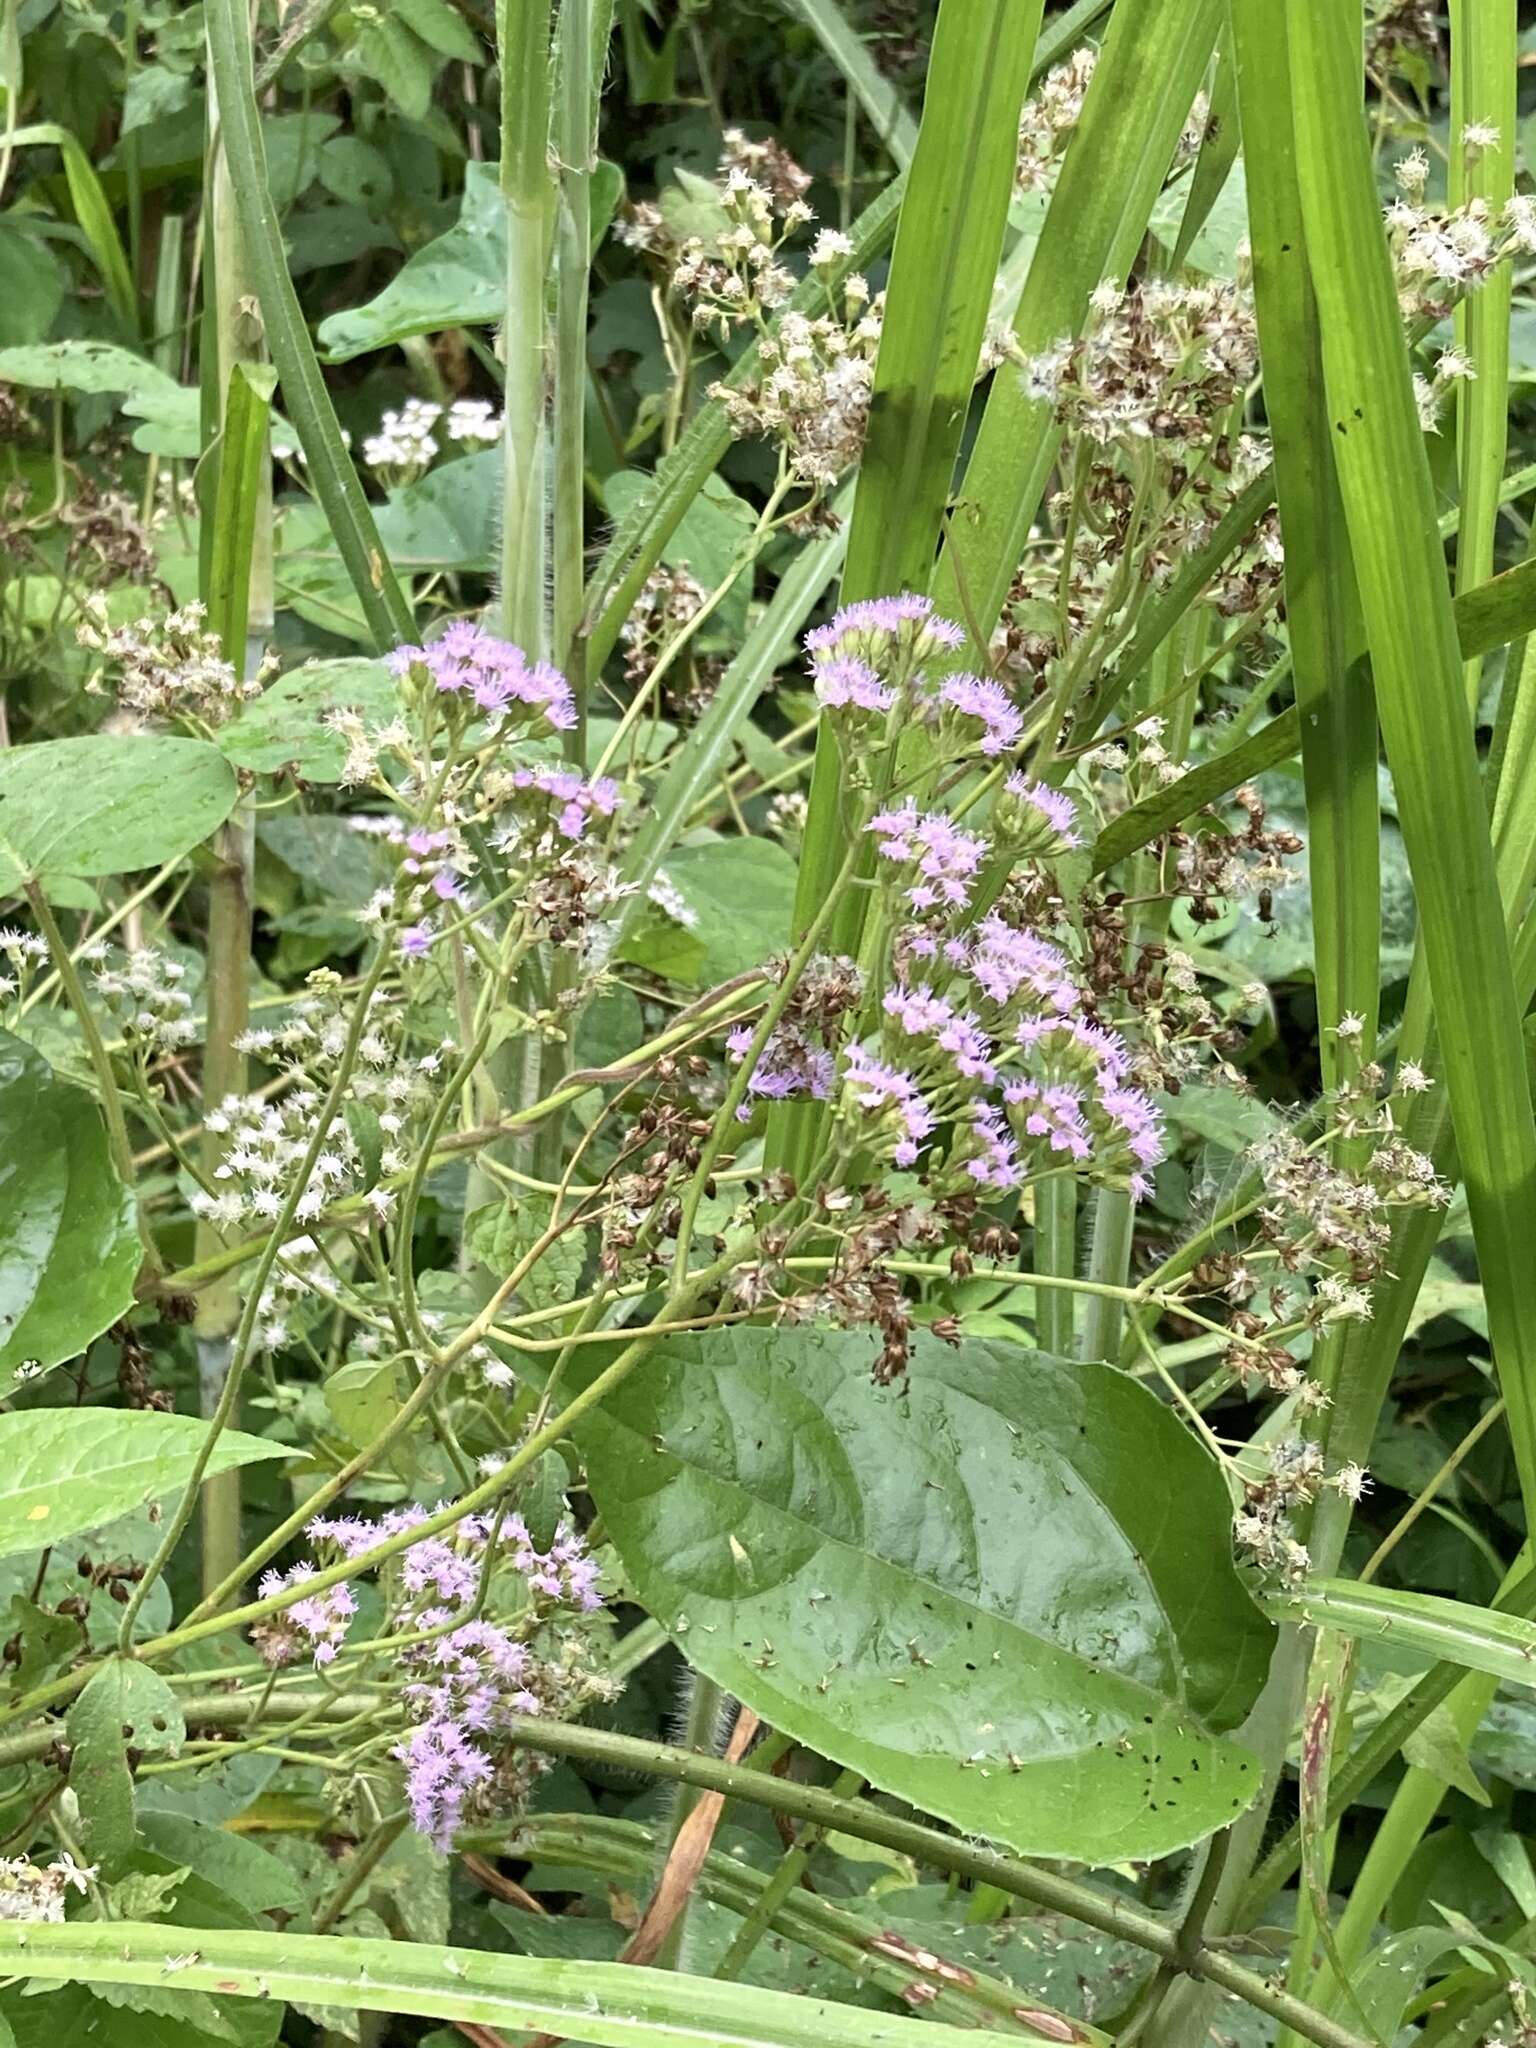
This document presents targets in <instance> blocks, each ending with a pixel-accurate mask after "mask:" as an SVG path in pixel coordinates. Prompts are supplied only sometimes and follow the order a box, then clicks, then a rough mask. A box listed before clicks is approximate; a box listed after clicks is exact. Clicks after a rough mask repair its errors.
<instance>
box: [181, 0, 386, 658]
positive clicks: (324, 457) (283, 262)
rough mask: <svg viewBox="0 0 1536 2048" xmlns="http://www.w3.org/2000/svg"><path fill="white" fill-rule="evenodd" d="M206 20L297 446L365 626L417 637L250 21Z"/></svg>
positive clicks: (222, 7)
mask: <svg viewBox="0 0 1536 2048" xmlns="http://www.w3.org/2000/svg"><path fill="white" fill-rule="evenodd" d="M207 23H208V51H209V60H210V67H211V74H212V78H213V83H214V88H215V90H216V91H217V93H218V97H219V114H220V119H221V121H222V123H223V132H224V150H225V154H226V156H227V157H228V160H229V166H230V176H231V183H232V190H233V195H234V203H235V206H236V208H237V210H238V212H239V215H240V225H241V228H242V229H243V231H244V234H245V238H246V246H247V251H248V260H249V262H250V265H251V270H252V274H253V276H254V277H255V279H256V283H257V291H258V296H259V298H260V302H261V315H262V319H263V321H264V322H265V325H266V335H267V346H268V347H269V349H270V350H271V352H272V360H273V362H274V363H275V364H276V366H277V372H278V376H279V378H280V380H281V383H282V400H283V406H284V409H285V410H286V412H287V414H288V417H289V419H290V420H292V422H293V426H294V431H295V432H296V433H297V435H298V437H299V441H300V444H301V446H302V447H303V450H304V454H305V458H306V461H307V464H308V473H309V479H310V483H311V485H312V486H313V489H314V493H315V497H316V498H317V500H318V501H319V504H320V508H321V510H322V511H323V512H324V513H325V516H326V520H327V522H328V524H329V526H330V529H331V534H332V537H333V538H334V540H335V543H336V550H337V553H338V554H339V555H340V556H341V559H342V561H343V563H344V564H345V566H346V569H347V573H348V575H349V576H350V577H351V579H352V586H353V589H354V590H355V591H356V593H357V598H358V602H359V604H360V605H361V607H362V610H363V616H364V617H365V618H366V619H367V621H368V627H369V631H370V632H371V633H372V634H373V636H374V640H375V643H376V644H377V645H378V646H379V647H391V646H394V645H396V644H397V643H399V642H405V641H410V640H413V639H414V638H415V631H414V628H413V625H412V621H411V608H410V605H409V604H408V603H407V602H406V599H405V596H404V594H403V593H402V591H401V589H400V586H399V585H398V583H397V582H396V581H395V576H394V571H393V570H392V569H391V568H390V566H389V563H388V561H387V560H386V558H385V555H384V550H383V548H382V546H381V545H380V542H379V535H378V529H377V528H376V527H375V525H374V523H373V514H372V513H371V512H370V511H369V509H368V501H367V499H366V498H365V497H364V496H363V491H362V486H361V485H360V484H359V482H358V480H357V472H356V471H355V470H354V469H353V467H352V458H351V456H350V455H349V454H348V453H347V448H346V443H345V442H344V441H343V440H342V437H341V427H340V424H339V422H338V421H337V418H336V409H335V407H334V406H333V405H332V404H331V399H330V394H329V392H328V391H327V390H326V388H325V379H324V378H323V376H322V375H321V373H320V365H319V363H318V361H317V360H316V357H315V350H314V344H313V342H311V340H310V338H309V327H308V324H307V323H306V321H305V318H304V312H303V308H302V307H301V306H300V304H299V299H298V294H297V292H296V291H295V290H294V285H293V279H292V276H291V275H290V272H289V269H288V255H287V251H286V249H285V248H284V245H283V234H282V226H281V222H280V220H279V218H278V211H277V207H276V205H275V203H274V201H273V198H272V189H271V183H270V180H269V178H268V176H267V154H266V146H265V144H264V142H263V140H262V133H261V112H260V109H259V108H258V106H257V103H256V92H255V86H254V83H253V81H252V77H251V24H250V19H249V14H248V11H247V8H246V5H245V0H209V6H208V10H207Z"/></svg>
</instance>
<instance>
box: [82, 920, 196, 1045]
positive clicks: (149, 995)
mask: <svg viewBox="0 0 1536 2048" xmlns="http://www.w3.org/2000/svg"><path fill="white" fill-rule="evenodd" d="M106 952H107V949H106V947H105V946H100V947H95V948H90V949H88V950H87V958H90V957H92V956H93V955H94V956H95V957H97V958H104V957H105V956H106ZM186 978H187V970H186V967H185V966H184V965H183V963H182V962H181V961H180V960H173V959H172V958H171V957H170V955H169V954H168V953H161V952H158V951H156V950H155V949H154V948H153V947H150V946H141V947H138V948H136V949H135V950H134V951H132V952H129V953H126V954H124V955H123V958H122V963H121V965H120V966H116V967H107V966H99V967H98V968H97V970H96V973H95V974H94V976H93V977H92V986H93V987H94V988H95V990H96V993H97V994H98V995H99V996H101V997H102V998H103V1000H104V1001H105V1002H106V1004H107V1007H108V1008H109V1009H110V1010H111V1011H112V1013H113V1015H114V1016H115V1017H116V1019H117V1022H118V1025H119V1028H120V1029H121V1031H122V1034H123V1037H124V1038H125V1039H126V1040H127V1041H128V1043H129V1045H130V1046H133V1047H135V1048H139V1049H142V1050H144V1051H145V1052H148V1053H150V1054H156V1053H175V1052H181V1051H182V1050H183V1049H184V1048H185V1047H187V1046H189V1045H195V1044H196V1043H197V1036H198V1030H197V1020H196V1018H195V1017H194V1016H193V1014H192V998H191V996H190V995H189V994H188V993H187V990H186V988H185V986H184V984H185V981H186Z"/></svg>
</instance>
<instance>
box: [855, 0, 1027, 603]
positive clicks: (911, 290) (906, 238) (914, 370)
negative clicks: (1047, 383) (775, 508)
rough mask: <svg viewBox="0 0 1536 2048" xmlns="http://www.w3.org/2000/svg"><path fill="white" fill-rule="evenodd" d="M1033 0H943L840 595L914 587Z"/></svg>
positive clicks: (972, 326) (1005, 155)
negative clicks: (841, 593)
mask: <svg viewBox="0 0 1536 2048" xmlns="http://www.w3.org/2000/svg"><path fill="white" fill-rule="evenodd" d="M1041 11H1042V9H1041V6H1040V4H1039V0H943V4H942V5H941V6H940V9H939V16H938V24H937V27H936V30H935V33H934V40H933V51H932V55H931V57H930V60H929V67H928V83H927V89H926V92H925V94H924V97H923V115H922V125H921V128H920V129H919V132H918V140H917V148H916V152H915V154H914V156H913V161H912V171H911V175H910V178H909V179H908V183H907V194H906V198H905V200H904V201H903V203H902V209H901V220H900V223H899V225H898V227H897V230H896V246H895V249H894V251H893V252H892V256H891V274H890V279H889V282H888V284H887V286H886V295H885V324H884V327H883V330H882V333H881V340H880V354H879V358H878V361H877V362H876V365H875V383H874V392H873V395H872V398H871V402H870V418H869V431H868V434H867V436H866V438H865V444H864V458H863V461H862V463H861V465H860V468H859V480H858V489H857V492H856V494H855V497H854V506H853V527H852V531H851V533H850V535H849V538H848V561H847V566H846V568H845V570H844V575H843V593H844V597H845V599H855V598H860V597H870V596H874V595H876V594H878V593H880V592H883V591H888V590H901V589H909V588H911V589H921V588H923V587H925V586H926V584H927V582H928V578H929V575H930V574H931V572H932V567H933V559H934V555H935V553H936V551H937V548H938V541H939V528H940V522H941V520H942V518H943V515H944V508H945V506H946V504H947V503H948V500H949V490H950V484H951V481H952V479H953V474H954V464H955V456H956V454H957V452H958V450H959V446H960V432H961V428H962V427H963V425H964V422H965V413H966V408H967V406H968V405H969V403H970V397H971V391H972V389H973V387H974V385H975V382H976V365H977V362H978V360H979V358H980V355H981V344H982V339H983V336H984V334H985V332H986V324H987V312H988V309H989V307H990V305H991V301H992V282H993V279H994V278H995V277H996V275H997V268H998V262H999V259H1000V257H1001V254H1002V246H1003V232H1004V228H1005V226H1006V223H1007V219H1008V206H1009V201H1010V199H1011V198H1012V196H1013V185H1014V175H1015V166H1016V164H1017V161H1018V146H1019V144H1018V138H1019V110H1020V108H1021V107H1022V105H1023V103H1024V94H1025V91H1026V88H1027V87H1028V84H1029V77H1030V69H1031V65H1030V56H1031V52H1032V51H1033V48H1034V43H1035V36H1036V32H1037V30H1038V28H1039V25H1040V15H1041Z"/></svg>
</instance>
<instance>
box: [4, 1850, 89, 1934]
mask: <svg viewBox="0 0 1536 2048" xmlns="http://www.w3.org/2000/svg"><path fill="white" fill-rule="evenodd" d="M95 1875H96V1865H95V1864H94V1863H93V1864H89V1865H87V1864H81V1863H77V1862H76V1861H75V1859H74V1857H73V1856H71V1855H69V1854H68V1852H67V1851H61V1852H60V1853H59V1855H58V1856H57V1857H56V1858H55V1860H54V1861H53V1862H52V1863H45V1864H37V1863H29V1862H28V1861H27V1859H26V1857H25V1856H0V1920H30V1921H45V1922H48V1923H50V1924H56V1923H57V1922H59V1921H60V1920H62V1919H63V1918H64V1894H65V1892H66V1891H77V1892H83V1891H87V1890H88V1889H89V1888H90V1882H91V1879H92V1878H93V1877H95Z"/></svg>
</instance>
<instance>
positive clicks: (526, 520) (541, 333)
mask: <svg viewBox="0 0 1536 2048" xmlns="http://www.w3.org/2000/svg"><path fill="white" fill-rule="evenodd" d="M496 44H497V51H498V55H499V59H500V64H501V196H502V201H503V203H504V205H505V207H506V228H507V269H506V306H505V311H504V315H503V320H502V329H501V354H502V362H503V366H504V368H505V372H506V385H505V390H504V392H503V416H502V417H503V425H502V459H503V465H504V467H503V473H502V501H501V598H500V603H501V627H502V631H503V632H504V633H505V634H506V636H507V638H508V639H509V640H515V641H516V642H517V644H518V645H519V646H520V647H522V648H524V649H525V650H526V651H527V653H528V654H529V655H530V656H538V657H543V656H544V655H546V654H547V653H548V652H549V627H548V621H547V616H546V609H545V586H546V580H547V567H548V559H549V550H548V503H547V499H548V479H547V475H546V470H547V463H548V455H549V450H548V434H547V427H546V418H545V400H546V385H547V380H548V377H549V370H550V362H549V333H548V322H547V320H546V316H545V306H544V286H545V279H546V276H547V274H548V268H549V247H550V230H551V227H552V224H553V220H554V208H555V197H556V194H555V183H554V178H553V175H552V172H551V168H550V161H549V116H550V39H549V0H499V4H498V6H497V9H496Z"/></svg>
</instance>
